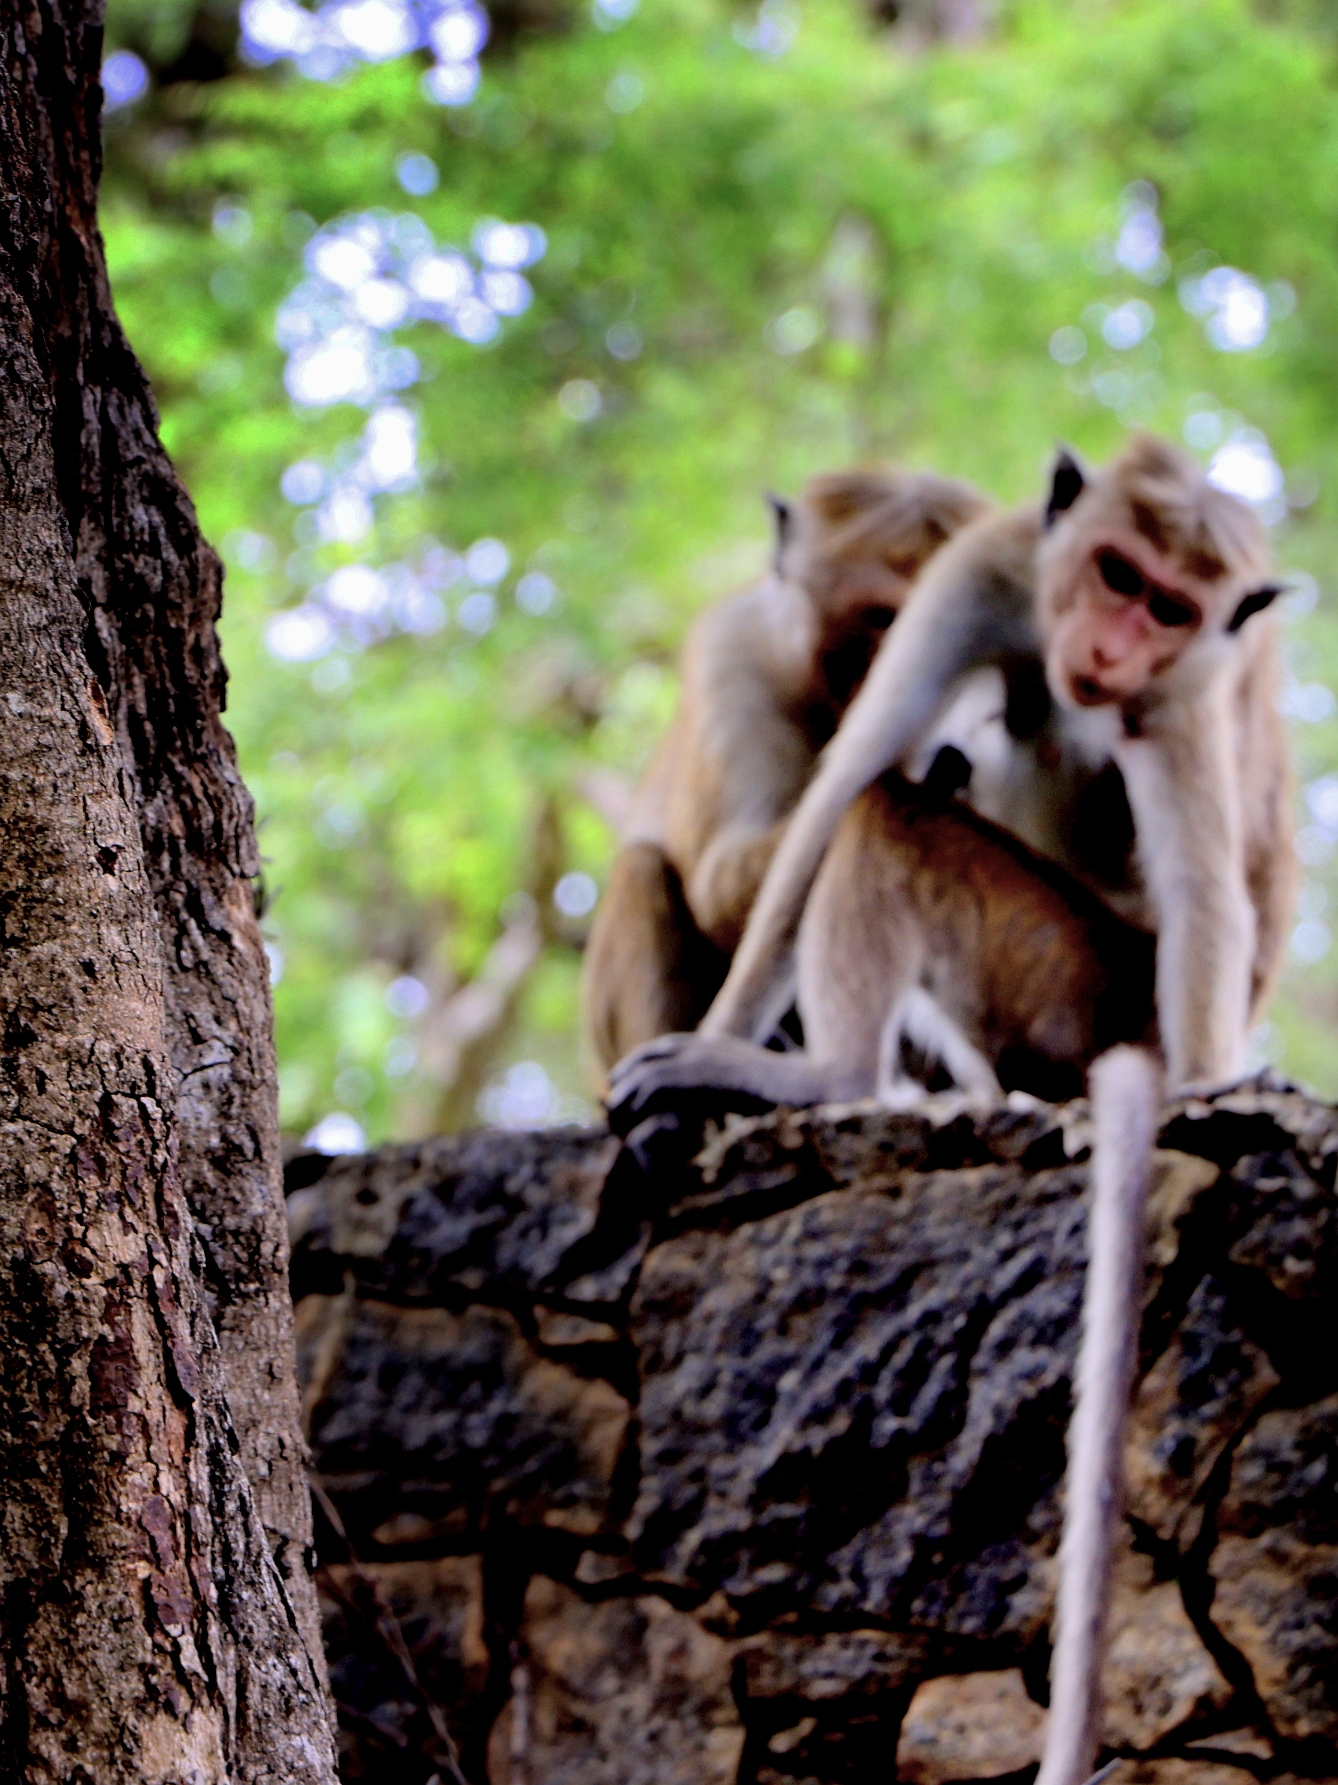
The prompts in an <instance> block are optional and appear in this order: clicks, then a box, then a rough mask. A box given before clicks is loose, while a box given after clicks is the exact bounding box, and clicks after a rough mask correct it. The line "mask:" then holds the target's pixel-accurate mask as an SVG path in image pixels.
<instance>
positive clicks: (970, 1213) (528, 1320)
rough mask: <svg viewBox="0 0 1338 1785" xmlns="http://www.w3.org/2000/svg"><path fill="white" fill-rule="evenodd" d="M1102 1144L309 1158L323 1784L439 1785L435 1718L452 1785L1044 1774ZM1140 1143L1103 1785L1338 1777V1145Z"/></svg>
mask: <svg viewBox="0 0 1338 1785" xmlns="http://www.w3.org/2000/svg"><path fill="white" fill-rule="evenodd" d="M1087 1145H1088V1123H1087V1110H1086V1107H1085V1105H1083V1104H1080V1103H1075V1104H1070V1105H1067V1106H1065V1107H1063V1108H1061V1109H1053V1108H1050V1107H1048V1106H1045V1105H1040V1104H1036V1103H1033V1102H1031V1101H1029V1100H1026V1099H1020V1098H1014V1099H1013V1100H1012V1102H1011V1103H1010V1105H1009V1106H1008V1107H1006V1108H1003V1109H998V1110H993V1111H991V1112H989V1113H988V1114H981V1112H979V1111H976V1112H974V1113H973V1112H972V1111H971V1110H970V1109H968V1108H966V1107H965V1106H964V1105H963V1104H962V1103H961V1101H960V1100H959V1099H947V1098H938V1099H933V1100H930V1102H929V1103H927V1104H926V1105H925V1107H924V1108H923V1109H922V1110H917V1111H915V1112H911V1113H892V1112H889V1111H885V1110H881V1109H877V1108H874V1107H872V1106H868V1105H858V1106H849V1107H840V1108H827V1109H818V1110H809V1111H801V1112H794V1111H787V1110H779V1111H775V1112H773V1113H771V1114H767V1115H762V1116H741V1115H736V1114H729V1113H728V1112H726V1111H723V1110H716V1111H714V1112H713V1111H711V1110H709V1109H708V1110H702V1111H698V1112H696V1113H695V1114H694V1115H693V1116H692V1117H691V1119H689V1118H688V1117H687V1116H683V1117H681V1118H680V1119H678V1120H677V1121H675V1120H674V1119H670V1118H660V1119H659V1120H658V1121H655V1122H652V1123H650V1124H647V1125H646V1126H645V1127H644V1128H643V1129H642V1130H641V1131H638V1133H637V1134H635V1135H634V1136H633V1137H632V1141H631V1142H630V1143H629V1144H628V1145H627V1146H624V1147H620V1145H619V1143H618V1142H617V1141H615V1140H613V1139H611V1138H610V1137H609V1136H608V1135H607V1134H606V1133H604V1132H603V1131H599V1130H581V1129H564V1130H554V1131H549V1132H546V1133H542V1134H527V1135H515V1134H502V1133H496V1132H481V1133H476V1134H467V1135H462V1136H458V1137H453V1138H449V1139H441V1140H435V1141H430V1142H426V1143H423V1144H421V1145H416V1146H408V1147H390V1148H386V1149H383V1150H382V1151H380V1152H378V1153H375V1154H371V1155H368V1156H366V1157H361V1158H345V1159H340V1160H335V1161H332V1162H330V1163H329V1165H328V1167H326V1168H322V1166H321V1165H320V1163H319V1162H313V1161H312V1160H311V1158H310V1157H309V1156H302V1157H299V1159H298V1160H297V1161H295V1162H294V1166H293V1178H294V1181H295V1182H297V1183H300V1184H301V1185H302V1187H301V1188H298V1189H295V1190H294V1192H293V1194H292V1195H291V1196H290V1203H289V1206H290V1212H291V1216H292V1223H293V1230H294V1234H295V1247H294V1258H293V1288H294V1296H295V1298H296V1301H297V1307H298V1325H299V1337H300V1345H301V1353H302V1365H303V1374H304V1382H305V1385H306V1405H307V1413H308V1422H309V1430H310V1437H311V1443H312V1448H313V1453H314V1457H315V1464H316V1469H317V1472H318V1476H319V1479H320V1481H321V1482H322V1484H323V1486H324V1488H325V1490H326V1492H327V1494H328V1496H329V1498H330V1502H331V1503H332V1506H333V1507H334V1508H335V1509H336V1512H337V1519H338V1521H341V1522H342V1525H343V1527H344V1531H345V1533H346V1539H344V1538H341V1537H339V1536H338V1535H336V1532H335V1529H334V1527H333V1526H332V1525H330V1524H329V1523H328V1522H327V1525H326V1528H325V1529H324V1532H323V1535H322V1564H323V1566H322V1580H323V1583H324V1587H325V1591H326V1601H327V1634H328V1637H329V1640H330V1644H331V1651H332V1657H331V1658H332V1665H333V1672H334V1680H335V1686H336V1693H337V1696H338V1698H339V1700H340V1708H341V1723H342V1741H343V1768H344V1776H345V1778H346V1779H349V1780H352V1779H367V1780H372V1779H376V1780H383V1779H394V1780H396V1781H401V1780H402V1781H405V1782H406V1785H416V1782H417V1781H422V1782H423V1785H426V1782H427V1781H428V1780H429V1779H430V1777H431V1775H432V1774H433V1773H434V1772H437V1771H439V1770H440V1768H441V1754H440V1743H439V1737H437V1736H436V1735H434V1733H433V1729H432V1723H431V1718H430V1716H429V1713H428V1710H427V1702H428V1700H429V1699H430V1700H431V1701H432V1702H433V1703H435V1704H436V1705H438V1706H440V1707H441V1708H442V1709H443V1710H444V1712H445V1714H446V1719H447V1722H448V1723H449V1725H450V1727H451V1729H452V1732H453V1733H454V1735H455V1737H456V1739H457V1740H458V1741H459V1743H460V1745H461V1748H462V1750H463V1754H464V1763H465V1770H466V1773H467V1774H468V1776H469V1779H470V1780H471V1785H483V1781H484V1779H485V1778H486V1779H487V1781H488V1782H489V1785H568V1781H570V1785H578V1782H579V1785H670V1782H673V1785H680V1782H681V1785H736V1781H737V1782H741V1785H799V1782H800V1781H806V1782H812V1785H819V1782H820V1785H829V1782H830V1785H837V1782H838V1781H841V1782H844V1781H851V1782H852V1785H853V1782H854V1781H856V1780H858V1781H860V1782H861V1785H865V1782H866V1781H870V1780H874V1779H892V1778H894V1777H897V1778H902V1779H905V1780H910V1781H916V1782H917V1785H946V1782H947V1781H953V1780H973V1779H994V1778H1001V1777H1008V1776H1012V1775H1017V1776H1018V1777H1019V1779H1022V1778H1024V1777H1030V1774H1031V1771H1032V1770H1033V1768H1034V1763H1035V1760H1036V1756H1037V1752H1038V1742H1039V1739H1040V1736H1041V1734H1042V1732H1043V1726H1044V1714H1045V1713H1044V1702H1045V1696H1046V1676H1047V1669H1048V1665H1049V1635H1048V1623H1049V1617H1050V1611H1051V1593H1052V1576H1053V1557H1054V1549H1055V1544H1056V1539H1057V1534H1058V1516H1059V1501H1058V1488H1059V1484H1060V1482H1061V1478H1062V1473H1063V1437H1064V1427H1065V1422H1066V1419H1067V1415H1068V1408H1069V1377H1070V1371H1071V1369H1072V1364H1073V1354H1074V1346H1075V1339H1076V1326H1077V1314H1078V1307H1079V1302H1080V1297H1081V1289H1082V1265H1083V1246H1084V1229H1085V1200H1086V1170H1085V1166H1084V1160H1085V1158H1086V1149H1087ZM1160 1145H1161V1149H1162V1151H1161V1153H1160V1155H1159V1159H1158V1174H1157V1183H1156V1189H1155V1193H1154V1196H1153V1199H1152V1205H1151V1211H1150V1217H1149V1256H1150V1270H1149V1279H1148V1297H1147V1305H1146V1310H1145V1316H1144V1322H1143V1341H1142V1363H1141V1379H1140V1386H1139V1389H1138V1393H1137V1401H1136V1407H1135V1418H1134V1428H1133V1433H1132V1437H1131V1441H1130V1446H1129V1457H1128V1464H1129V1477H1130V1483H1131V1491H1130V1496H1129V1505H1128V1516H1127V1520H1126V1529H1127V1544H1126V1547H1125V1551H1124V1554H1123V1556H1122V1558H1121V1563H1120V1572H1119V1579H1118V1585H1117V1595H1116V1609H1115V1621H1116V1635H1115V1642H1114V1648H1113V1652H1112V1655H1111V1659H1110V1664H1109V1669H1108V1675H1107V1681H1106V1686H1107V1696H1108V1713H1107V1724H1106V1738H1105V1739H1106V1743H1107V1749H1108V1753H1109V1754H1110V1755H1121V1756H1125V1757H1126V1765H1125V1766H1124V1767H1123V1768H1122V1769H1121V1771H1120V1772H1119V1773H1117V1774H1116V1777H1115V1785H1135V1782H1146V1785H1245V1780H1246V1777H1247V1775H1248V1776H1251V1777H1253V1778H1256V1779H1289V1778H1293V1777H1295V1778H1310V1779H1334V1778H1335V1777H1338V1761H1336V1760H1335V1743H1336V1742H1338V1442H1336V1441H1338V1345H1336V1344H1335V1326H1336V1325H1338V1224H1336V1222H1335V1193H1334V1178H1335V1167H1336V1166H1338V1113H1335V1111H1334V1110H1333V1109H1331V1108H1329V1107H1327V1106H1325V1105H1321V1104H1318V1103H1316V1102H1314V1101H1313V1100H1310V1099H1308V1098H1306V1097H1305V1096H1304V1095H1302V1094H1301V1093H1300V1092H1299V1091H1297V1090H1295V1089H1294V1088H1292V1087H1289V1086H1286V1085H1284V1084H1281V1083H1280V1082H1279V1081H1277V1080H1274V1079H1271V1078H1268V1077H1265V1078H1262V1079H1257V1080H1251V1081H1249V1082H1248V1083H1246V1084H1244V1085H1242V1086H1239V1087H1237V1088H1235V1089H1233V1090H1232V1091H1230V1092H1227V1093H1224V1094H1222V1095H1219V1096H1217V1097H1215V1098H1213V1099H1211V1100H1199V1099H1194V1100H1184V1101H1181V1102H1178V1103H1176V1104H1173V1105H1171V1106H1168V1109H1167V1111H1166V1119H1165V1122H1164V1125H1163V1127H1162V1130H1161V1137H1160ZM318 1172H319V1173H321V1175H319V1176H317V1175H316V1174H317V1173H318ZM304 1179H305V1182H304V1181H303V1180H304ZM389 1612H393V1613H394V1615H395V1618H396V1619H397V1620H398V1627H399V1629H400V1630H401V1631H402V1632H403V1635H404V1637H405V1639H406V1640H407V1642H408V1645H409V1650H410V1652H411V1655H412V1660H413V1668H412V1669H406V1668H405V1667H404V1665H403V1664H402V1659H397V1657H396V1653H395V1643H394V1642H393V1641H391V1640H390V1639H389V1638H388V1637H387V1635H386V1629H387V1625H388V1623H389V1619H388V1616H387V1614H388V1613H389ZM414 1670H416V1674H417V1684H416V1685H415V1684H414V1682H413V1680H412V1679H411V1678H410V1673H411V1672H412V1671H414Z"/></svg>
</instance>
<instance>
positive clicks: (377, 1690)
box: [317, 1556, 488, 1781]
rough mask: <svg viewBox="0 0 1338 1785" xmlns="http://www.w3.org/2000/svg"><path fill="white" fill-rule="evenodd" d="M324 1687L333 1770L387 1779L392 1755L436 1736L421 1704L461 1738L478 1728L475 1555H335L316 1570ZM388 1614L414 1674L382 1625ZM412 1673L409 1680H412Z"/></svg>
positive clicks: (480, 1647) (479, 1637) (481, 1649)
mask: <svg viewBox="0 0 1338 1785" xmlns="http://www.w3.org/2000/svg"><path fill="white" fill-rule="evenodd" d="M317 1585H318V1587H319V1589H320V1598H321V1616H322V1624H323V1627H324V1637H325V1650H326V1654H327V1656H328V1658H329V1662H330V1685H331V1689H332V1690H333V1692H334V1696H335V1699H336V1701H337V1703H338V1705H339V1707H340V1718H341V1730H340V1773H341V1776H342V1777H343V1778H344V1779H346V1780H355V1779H357V1780H362V1779H366V1780H368V1781H378V1780H380V1779H383V1778H385V1777H387V1776H388V1775H387V1773H386V1771H385V1770H384V1769H386V1768H387V1767H393V1766H394V1764H395V1760H396V1758H397V1757H403V1756H404V1755H406V1754H409V1755H412V1754H414V1753H415V1752H421V1751H422V1749H423V1748H425V1747H431V1746H432V1745H433V1744H434V1741H435V1739H436V1738H435V1732H434V1730H433V1728H432V1723H431V1717H430V1714H429V1711H428V1708H427V1706H428V1702H429V1701H430V1702H431V1703H432V1704H435V1705H437V1706H439V1707H440V1709H441V1711H442V1712H443V1713H444V1715H445V1717H446V1721H447V1725H448V1729H449V1733H450V1734H451V1736H452V1737H453V1738H454V1739H455V1741H456V1742H457V1743H458V1744H459V1745H461V1746H468V1745H469V1744H470V1741H471V1738H472V1737H474V1736H475V1735H476V1733H480V1732H478V1731H477V1729H476V1725H477V1722H478V1714H479V1713H478V1707H479V1701H480V1698H481V1696H482V1694H483V1692H484V1689H485V1687H486V1685H487V1680H488V1650H487V1647H486V1646H485V1644H484V1640H483V1569H482V1565H481V1563H480V1560H479V1558H478V1557H477V1556H442V1557H439V1558H437V1559H436V1560H435V1561H423V1562H391V1563H374V1564H370V1565H365V1566H363V1567H361V1568H354V1567H351V1566H349V1565H348V1564H346V1563H337V1564H333V1565H331V1566H329V1567H326V1568H323V1569H322V1570H321V1571H320V1575H319V1577H318V1581H317ZM387 1614H388V1615H389V1617H391V1618H393V1619H395V1620H396V1622H397V1624H398V1629H399V1634H400V1635H401V1636H402V1638H403V1641H404V1643H405V1645H406V1647H407V1649H408V1652H409V1658H410V1665H411V1667H412V1669H413V1676H411V1675H410V1673H409V1672H408V1670H407V1669H406V1668H405V1667H404V1666H403V1663H402V1661H401V1659H400V1657H399V1655H398V1654H397V1653H396V1649H395V1646H394V1644H393V1643H392V1642H391V1641H388V1640H387V1639H386V1636H385V1633H384V1630H383V1628H382V1625H383V1622H384V1620H385V1618H386V1617H387ZM415 1677H416V1682H417V1684H416V1686H415Z"/></svg>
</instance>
